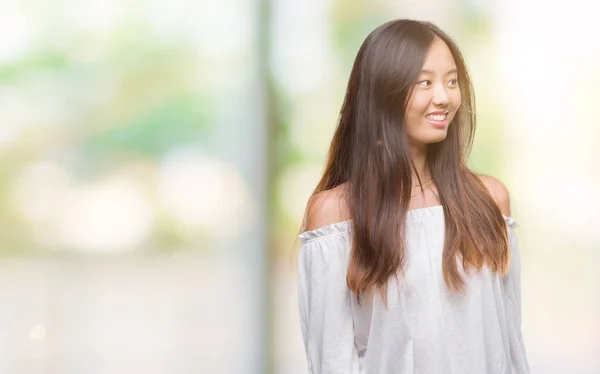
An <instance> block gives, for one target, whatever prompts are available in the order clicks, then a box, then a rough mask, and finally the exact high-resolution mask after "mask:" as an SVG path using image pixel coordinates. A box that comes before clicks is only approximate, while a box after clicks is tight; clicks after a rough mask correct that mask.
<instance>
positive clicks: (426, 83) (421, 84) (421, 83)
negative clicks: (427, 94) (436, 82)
mask: <svg viewBox="0 0 600 374" xmlns="http://www.w3.org/2000/svg"><path fill="white" fill-rule="evenodd" d="M417 84H418V85H419V86H421V87H429V86H431V81H428V80H422V81H420V82H419V83H417Z"/></svg>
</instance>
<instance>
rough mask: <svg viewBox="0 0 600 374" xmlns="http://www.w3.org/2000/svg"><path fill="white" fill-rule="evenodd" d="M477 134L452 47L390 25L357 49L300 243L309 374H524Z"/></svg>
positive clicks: (423, 30)
mask: <svg viewBox="0 0 600 374" xmlns="http://www.w3.org/2000/svg"><path fill="white" fill-rule="evenodd" d="M474 130H475V107H474V98H473V92H472V87H471V82H470V80H469V76H468V73H467V68H466V66H465V62H464V60H463V57H462V55H461V53H460V51H459V50H458V48H457V46H456V44H455V43H454V42H453V41H452V40H451V39H450V38H449V37H448V35H446V34H445V33H444V32H442V31H441V30H440V29H439V28H437V27H436V26H434V25H432V24H431V23H427V22H419V21H413V20H395V21H391V22H388V23H386V24H384V25H382V26H380V27H378V28H377V29H376V30H374V31H373V32H372V33H371V34H370V35H369V36H368V37H367V38H366V40H365V41H364V43H363V44H362V46H361V48H360V50H359V51H358V55H357V57H356V60H355V62H354V66H353V69H352V72H351V75H350V80H349V83H348V89H347V92H346V97H345V100H344V104H343V106H342V110H341V115H340V121H339V124H338V126H337V129H336V131H335V135H334V136H333V140H332V142H331V148H330V151H329V159H328V161H327V165H326V168H325V172H324V174H323V177H322V179H321V181H320V182H319V184H318V186H317V187H316V189H315V191H314V193H313V195H312V197H311V199H310V201H309V204H308V206H307V211H306V216H305V219H304V222H303V230H305V231H304V232H302V233H301V234H300V236H299V238H300V240H301V242H302V247H301V249H300V258H299V284H298V287H299V308H300V320H301V327H302V333H303V338H304V343H305V349H306V354H307V358H308V366H309V370H310V373H312V374H333V373H340V374H341V373H344V374H358V373H361V374H362V373H367V374H392V373H398V374H401V373H402V374H405V373H419V374H424V373H432V374H433V373H435V374H505V373H513V374H521V373H528V372H529V369H528V363H527V358H526V354H525V347H524V344H523V339H522V336H521V312H520V310H521V300H520V275H519V273H520V270H519V253H518V249H517V239H516V237H515V234H514V231H513V229H514V227H515V225H516V222H515V220H514V219H512V218H510V216H511V213H510V206H509V194H508V191H507V190H506V188H505V186H504V185H503V184H502V183H501V182H500V181H498V180H497V179H495V178H493V177H488V176H481V175H477V174H475V173H474V172H473V171H471V170H469V168H468V167H467V164H466V158H467V155H468V153H469V150H470V147H471V144H472V141H473V136H474Z"/></svg>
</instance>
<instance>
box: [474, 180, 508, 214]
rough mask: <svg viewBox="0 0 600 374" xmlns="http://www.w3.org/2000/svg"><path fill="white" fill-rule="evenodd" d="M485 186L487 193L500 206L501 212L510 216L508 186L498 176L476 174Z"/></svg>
mask: <svg viewBox="0 0 600 374" xmlns="http://www.w3.org/2000/svg"><path fill="white" fill-rule="evenodd" d="M476 175H477V177H479V179H480V180H481V181H482V182H483V184H484V185H485V186H486V187H487V189H488V192H489V194H490V195H491V196H492V198H493V199H494V201H496V204H497V205H498V207H499V208H500V211H501V212H502V214H504V215H505V216H507V217H510V193H509V192H508V188H506V186H505V185H504V183H502V182H501V181H500V180H499V179H498V178H496V177H493V176H491V175H484V174H476Z"/></svg>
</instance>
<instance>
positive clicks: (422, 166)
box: [411, 146, 431, 184]
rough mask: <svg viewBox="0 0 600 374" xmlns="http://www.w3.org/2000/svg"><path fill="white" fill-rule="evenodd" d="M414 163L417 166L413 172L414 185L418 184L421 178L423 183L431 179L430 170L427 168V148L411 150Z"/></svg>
mask: <svg viewBox="0 0 600 374" xmlns="http://www.w3.org/2000/svg"><path fill="white" fill-rule="evenodd" d="M411 153H412V161H413V163H414V165H415V169H416V170H412V171H411V179H412V181H413V183H415V184H416V183H417V181H418V180H419V179H418V178H417V176H418V177H419V178H421V182H424V181H426V180H428V179H429V178H431V177H430V173H429V168H428V166H427V148H426V147H425V146H424V147H413V148H412V149H411Z"/></svg>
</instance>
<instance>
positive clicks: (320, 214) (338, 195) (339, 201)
mask: <svg viewBox="0 0 600 374" xmlns="http://www.w3.org/2000/svg"><path fill="white" fill-rule="evenodd" d="M348 219H350V212H349V209H348V203H347V199H346V184H345V183H344V184H341V185H339V186H336V187H334V188H332V189H330V190H325V191H321V192H319V193H317V194H315V195H314V196H313V197H312V198H311V199H310V201H309V203H308V208H307V217H306V230H307V231H311V230H315V229H317V228H320V227H324V226H328V225H331V224H334V223H338V222H342V221H347V220H348Z"/></svg>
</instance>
